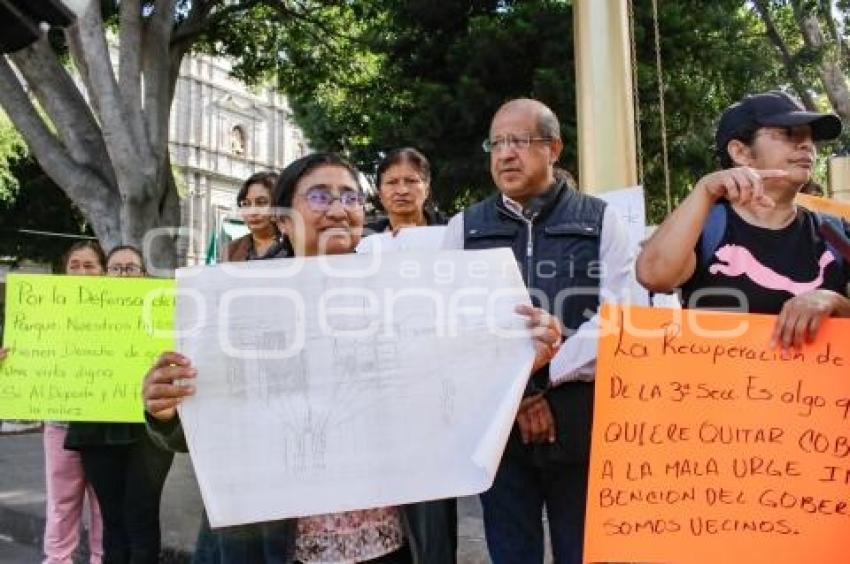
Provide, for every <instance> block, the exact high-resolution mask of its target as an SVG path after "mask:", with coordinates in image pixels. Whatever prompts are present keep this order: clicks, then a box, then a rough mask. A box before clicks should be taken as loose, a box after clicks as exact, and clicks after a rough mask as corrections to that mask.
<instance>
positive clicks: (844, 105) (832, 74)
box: [794, 9, 850, 121]
mask: <svg viewBox="0 0 850 564" xmlns="http://www.w3.org/2000/svg"><path fill="white" fill-rule="evenodd" d="M794 15H795V17H796V18H797V24H798V25H799V27H800V31H801V33H802V34H803V40H804V41H805V43H806V46H807V47H809V48H810V49H813V50H814V51H816V52H818V53H819V54H820V56H821V62H820V65H819V66H818V71H819V74H820V78H821V83H822V84H823V87H824V90H826V95H827V97H828V98H829V101H830V103H831V104H832V108H833V109H834V110H835V113H837V114H838V115H839V116H840V117H841V119H842V120H844V121H850V87H848V84H847V76H846V75H845V74H844V71H843V70H842V69H841V60H840V58H839V55H838V53H840V49H839V46H838V45H837V44H835V43H834V42H832V41H827V40H826V39H825V38H824V35H823V33H822V31H821V27H820V22H819V21H818V17H817V13H815V12H806V11H803V10H801V9H798V10H795V13H794Z"/></svg>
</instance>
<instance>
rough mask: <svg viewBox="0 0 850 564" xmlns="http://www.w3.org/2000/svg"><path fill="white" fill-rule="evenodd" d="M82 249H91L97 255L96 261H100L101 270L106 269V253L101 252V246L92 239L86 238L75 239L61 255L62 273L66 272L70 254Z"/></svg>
mask: <svg viewBox="0 0 850 564" xmlns="http://www.w3.org/2000/svg"><path fill="white" fill-rule="evenodd" d="M83 249H89V250H91V251H92V252H93V253H94V254H95V255H96V256H97V262H99V263H100V268H101V270H106V255H105V254H104V253H103V247H101V246H100V243H98V242H97V241H95V240H94V239H87V240H85V241H77V242H76V243H74V244H73V245H71V246H70V247H68V250H67V251H65V254H63V255H62V262H61V264H60V266H61V268H62V274H67V272H68V261H69V260H71V255H73V254H74V253H76V252H77V251H81V250H83Z"/></svg>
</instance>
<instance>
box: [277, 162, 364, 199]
mask: <svg viewBox="0 0 850 564" xmlns="http://www.w3.org/2000/svg"><path fill="white" fill-rule="evenodd" d="M322 166H338V167H341V168H344V169H345V170H347V171H348V173H349V174H351V178H352V179H354V182H355V184H356V185H357V189H358V190H359V189H360V178H359V172H358V171H357V169H356V168H354V165H353V164H351V163H350V162H348V161H347V160H345V159H344V158H342V157H341V156H339V155H337V154H336V153H313V154H311V155H307V156H306V157H301V158H300V159H297V160H295V161H292V162H291V163H289V166H287V167H286V168H284V169H283V170H282V171H280V176H279V177H278V179H277V184H275V187H274V191H273V192H272V201H273V202H274V205H275V206H278V207H282V208H290V207H292V199H293V198H294V197H295V187H296V185H297V184H298V181H299V180H301V178H302V177H303V176H304V175H306V174H308V173H310V172H312V171H313V170H315V169H317V168H319V167H322Z"/></svg>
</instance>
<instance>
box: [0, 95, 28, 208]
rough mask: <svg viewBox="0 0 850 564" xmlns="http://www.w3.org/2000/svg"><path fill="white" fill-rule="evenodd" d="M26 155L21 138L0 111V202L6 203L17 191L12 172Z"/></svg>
mask: <svg viewBox="0 0 850 564" xmlns="http://www.w3.org/2000/svg"><path fill="white" fill-rule="evenodd" d="M26 154H27V146H26V143H24V139H23V137H21V135H20V134H19V133H18V131H17V130H16V129H15V126H13V125H12V122H10V121H9V118H8V117H7V116H6V114H5V113H3V112H2V111H0V202H8V201H10V200H12V199H13V198H14V197H15V194H16V193H17V191H18V179H17V177H16V176H15V173H14V171H13V170H12V168H13V165H14V163H15V162H16V161H18V160H19V159H21V158H22V157H24V156H25V155H26Z"/></svg>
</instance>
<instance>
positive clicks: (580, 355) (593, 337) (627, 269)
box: [443, 194, 634, 386]
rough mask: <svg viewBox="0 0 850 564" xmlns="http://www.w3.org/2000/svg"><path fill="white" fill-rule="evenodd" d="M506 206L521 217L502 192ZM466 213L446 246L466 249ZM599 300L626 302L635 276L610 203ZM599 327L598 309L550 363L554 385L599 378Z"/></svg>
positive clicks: (455, 221) (456, 220) (450, 229)
mask: <svg viewBox="0 0 850 564" xmlns="http://www.w3.org/2000/svg"><path fill="white" fill-rule="evenodd" d="M502 201H503V202H504V204H505V206H506V207H507V208H508V209H509V210H510V211H512V212H514V213H516V214H517V215H518V216H519V217H520V218H523V215H522V211H523V208H522V205H520V204H519V203H518V202H516V201H514V200H512V199H510V198H508V197H507V196H505V195H504V194H503V195H502ZM463 247H464V229H463V212H460V213H458V214H456V215H455V216H454V217H453V218H452V219H451V220H450V221H449V224H448V226H447V227H446V234H445V237H444V238H443V248H444V249H463ZM599 261H600V263H601V264H602V268H601V269H600V277H599V300H600V303H601V302H602V301H607V302H614V303H617V302H623V301H625V300H626V296H627V292H628V289H629V287H630V284H631V279H632V277H633V264H634V256H633V253H632V251H631V250H630V248H629V239H628V234H627V232H626V228H625V226H624V225H623V224H622V222H621V221H620V219H619V218H618V217H617V214H616V212H615V211H614V209H613V208H612V207H611V206H606V207H605V213H604V215H603V217H602V232H601V233H600V236H599ZM598 329H599V314H598V312H597V313H595V314H594V315H593V317H591V318H590V319H588V320H587V321H585V322H584V323H582V324H581V325H579V327H578V330H577V331H576V333H575V334H574V335H572V336H571V337H569V338H568V339H567V340H566V341H564V344H563V345H561V348H560V349H559V350H558V352H557V354H555V356H554V358H552V360H551V362H550V363H549V379H550V381H551V384H552V385H553V386H556V385H558V384H562V383H564V382H569V381H576V380H578V381H584V382H591V381H593V379H594V378H595V377H596V352H597V341H598Z"/></svg>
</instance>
